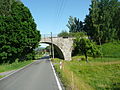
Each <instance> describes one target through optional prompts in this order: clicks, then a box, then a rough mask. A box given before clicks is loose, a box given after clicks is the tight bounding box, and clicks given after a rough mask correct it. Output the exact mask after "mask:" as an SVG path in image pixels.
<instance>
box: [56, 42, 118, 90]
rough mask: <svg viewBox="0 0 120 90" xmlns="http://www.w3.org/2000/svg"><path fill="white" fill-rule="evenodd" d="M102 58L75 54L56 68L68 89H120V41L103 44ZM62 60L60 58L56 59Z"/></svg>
mask: <svg viewBox="0 0 120 90" xmlns="http://www.w3.org/2000/svg"><path fill="white" fill-rule="evenodd" d="M102 53H103V57H102V58H92V57H89V58H88V59H89V63H86V61H85V57H84V56H75V57H73V58H72V61H69V62H68V61H62V62H63V64H62V66H63V68H62V69H61V70H60V67H59V64H56V65H55V69H56V71H57V73H58V75H59V77H60V78H61V80H62V83H63V84H64V86H65V88H66V90H120V43H118V42H113V43H106V44H103V45H102ZM54 62H58V63H59V62H60V60H57V59H56V60H54Z"/></svg>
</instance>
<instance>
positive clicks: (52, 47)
mask: <svg viewBox="0 0 120 90" xmlns="http://www.w3.org/2000/svg"><path fill="white" fill-rule="evenodd" d="M51 44H52V45H51V50H52V58H54V46H53V39H52V32H51Z"/></svg>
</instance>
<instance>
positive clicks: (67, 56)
mask: <svg viewBox="0 0 120 90" xmlns="http://www.w3.org/2000/svg"><path fill="white" fill-rule="evenodd" d="M40 42H41V43H46V44H53V46H54V48H55V49H56V51H57V52H58V54H59V57H61V58H62V59H64V60H68V61H70V60H71V55H72V49H73V38H70V37H52V42H51V37H46V38H41V41H40Z"/></svg>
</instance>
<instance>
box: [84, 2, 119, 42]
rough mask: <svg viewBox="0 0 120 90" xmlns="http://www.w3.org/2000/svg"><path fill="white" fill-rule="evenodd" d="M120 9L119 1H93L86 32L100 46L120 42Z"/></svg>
mask: <svg viewBox="0 0 120 90" xmlns="http://www.w3.org/2000/svg"><path fill="white" fill-rule="evenodd" d="M119 8H120V2H119V1H118V0H92V4H91V7H90V9H89V11H90V12H89V15H87V16H86V19H85V25H84V31H86V32H87V34H88V35H90V36H91V38H92V39H93V40H94V41H96V42H97V43H98V44H101V43H106V42H110V41H114V40H116V39H117V40H118V39H119V25H118V22H119V23H120V20H119V13H120V12H119Z"/></svg>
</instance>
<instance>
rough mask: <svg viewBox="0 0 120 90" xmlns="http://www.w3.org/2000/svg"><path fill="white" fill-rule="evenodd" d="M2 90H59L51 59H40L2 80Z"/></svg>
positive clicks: (0, 88)
mask: <svg viewBox="0 0 120 90" xmlns="http://www.w3.org/2000/svg"><path fill="white" fill-rule="evenodd" d="M0 90H58V86H57V82H56V80H55V76H54V73H53V71H52V67H51V65H50V61H49V60H48V59H40V60H38V61H36V62H34V63H33V64H32V65H31V66H29V67H27V68H25V69H23V70H21V71H19V72H17V73H15V74H13V75H11V76H9V77H8V78H6V79H3V80H1V81H0Z"/></svg>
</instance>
